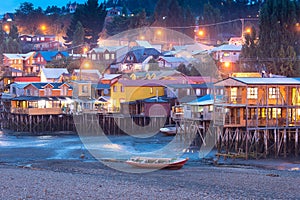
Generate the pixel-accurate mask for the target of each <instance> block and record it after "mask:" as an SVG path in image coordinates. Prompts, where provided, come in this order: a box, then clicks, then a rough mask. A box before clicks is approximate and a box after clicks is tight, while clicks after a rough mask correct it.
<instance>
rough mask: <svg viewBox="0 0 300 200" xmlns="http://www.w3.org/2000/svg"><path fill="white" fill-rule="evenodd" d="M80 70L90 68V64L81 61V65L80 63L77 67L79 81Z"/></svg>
mask: <svg viewBox="0 0 300 200" xmlns="http://www.w3.org/2000/svg"><path fill="white" fill-rule="evenodd" d="M82 68H84V69H88V68H90V63H89V62H88V61H86V60H82V61H81V63H80V66H79V80H80V81H81V75H82V72H81V70H82Z"/></svg>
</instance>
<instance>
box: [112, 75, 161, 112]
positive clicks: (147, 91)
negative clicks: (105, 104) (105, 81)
mask: <svg viewBox="0 0 300 200" xmlns="http://www.w3.org/2000/svg"><path fill="white" fill-rule="evenodd" d="M164 85H165V84H162V83H160V81H159V80H119V81H118V82H117V83H115V84H114V85H112V86H111V98H110V103H111V105H112V107H113V108H114V109H113V110H115V111H118V110H119V109H120V104H121V103H123V102H130V101H135V100H139V99H146V98H149V97H154V96H163V95H164Z"/></svg>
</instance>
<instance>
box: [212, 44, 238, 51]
mask: <svg viewBox="0 0 300 200" xmlns="http://www.w3.org/2000/svg"><path fill="white" fill-rule="evenodd" d="M241 50H242V45H233V44H224V45H221V46H218V47H215V48H213V49H211V51H212V52H214V51H241Z"/></svg>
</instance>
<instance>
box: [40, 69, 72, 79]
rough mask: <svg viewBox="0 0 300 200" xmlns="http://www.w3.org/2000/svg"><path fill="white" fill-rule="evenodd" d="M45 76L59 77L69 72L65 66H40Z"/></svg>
mask: <svg viewBox="0 0 300 200" xmlns="http://www.w3.org/2000/svg"><path fill="white" fill-rule="evenodd" d="M42 71H43V73H44V75H45V76H46V78H47V79H48V78H49V79H51V78H59V77H60V76H61V75H62V74H69V72H68V70H67V69H66V68H42Z"/></svg>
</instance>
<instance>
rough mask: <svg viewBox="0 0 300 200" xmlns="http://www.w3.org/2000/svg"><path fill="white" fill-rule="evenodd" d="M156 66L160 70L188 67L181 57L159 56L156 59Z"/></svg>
mask: <svg viewBox="0 0 300 200" xmlns="http://www.w3.org/2000/svg"><path fill="white" fill-rule="evenodd" d="M157 61H158V65H159V67H161V68H172V69H174V68H177V67H178V66H179V65H180V64H184V65H188V62H187V60H186V59H184V58H183V57H165V56H160V57H159V58H158V59H157Z"/></svg>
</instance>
